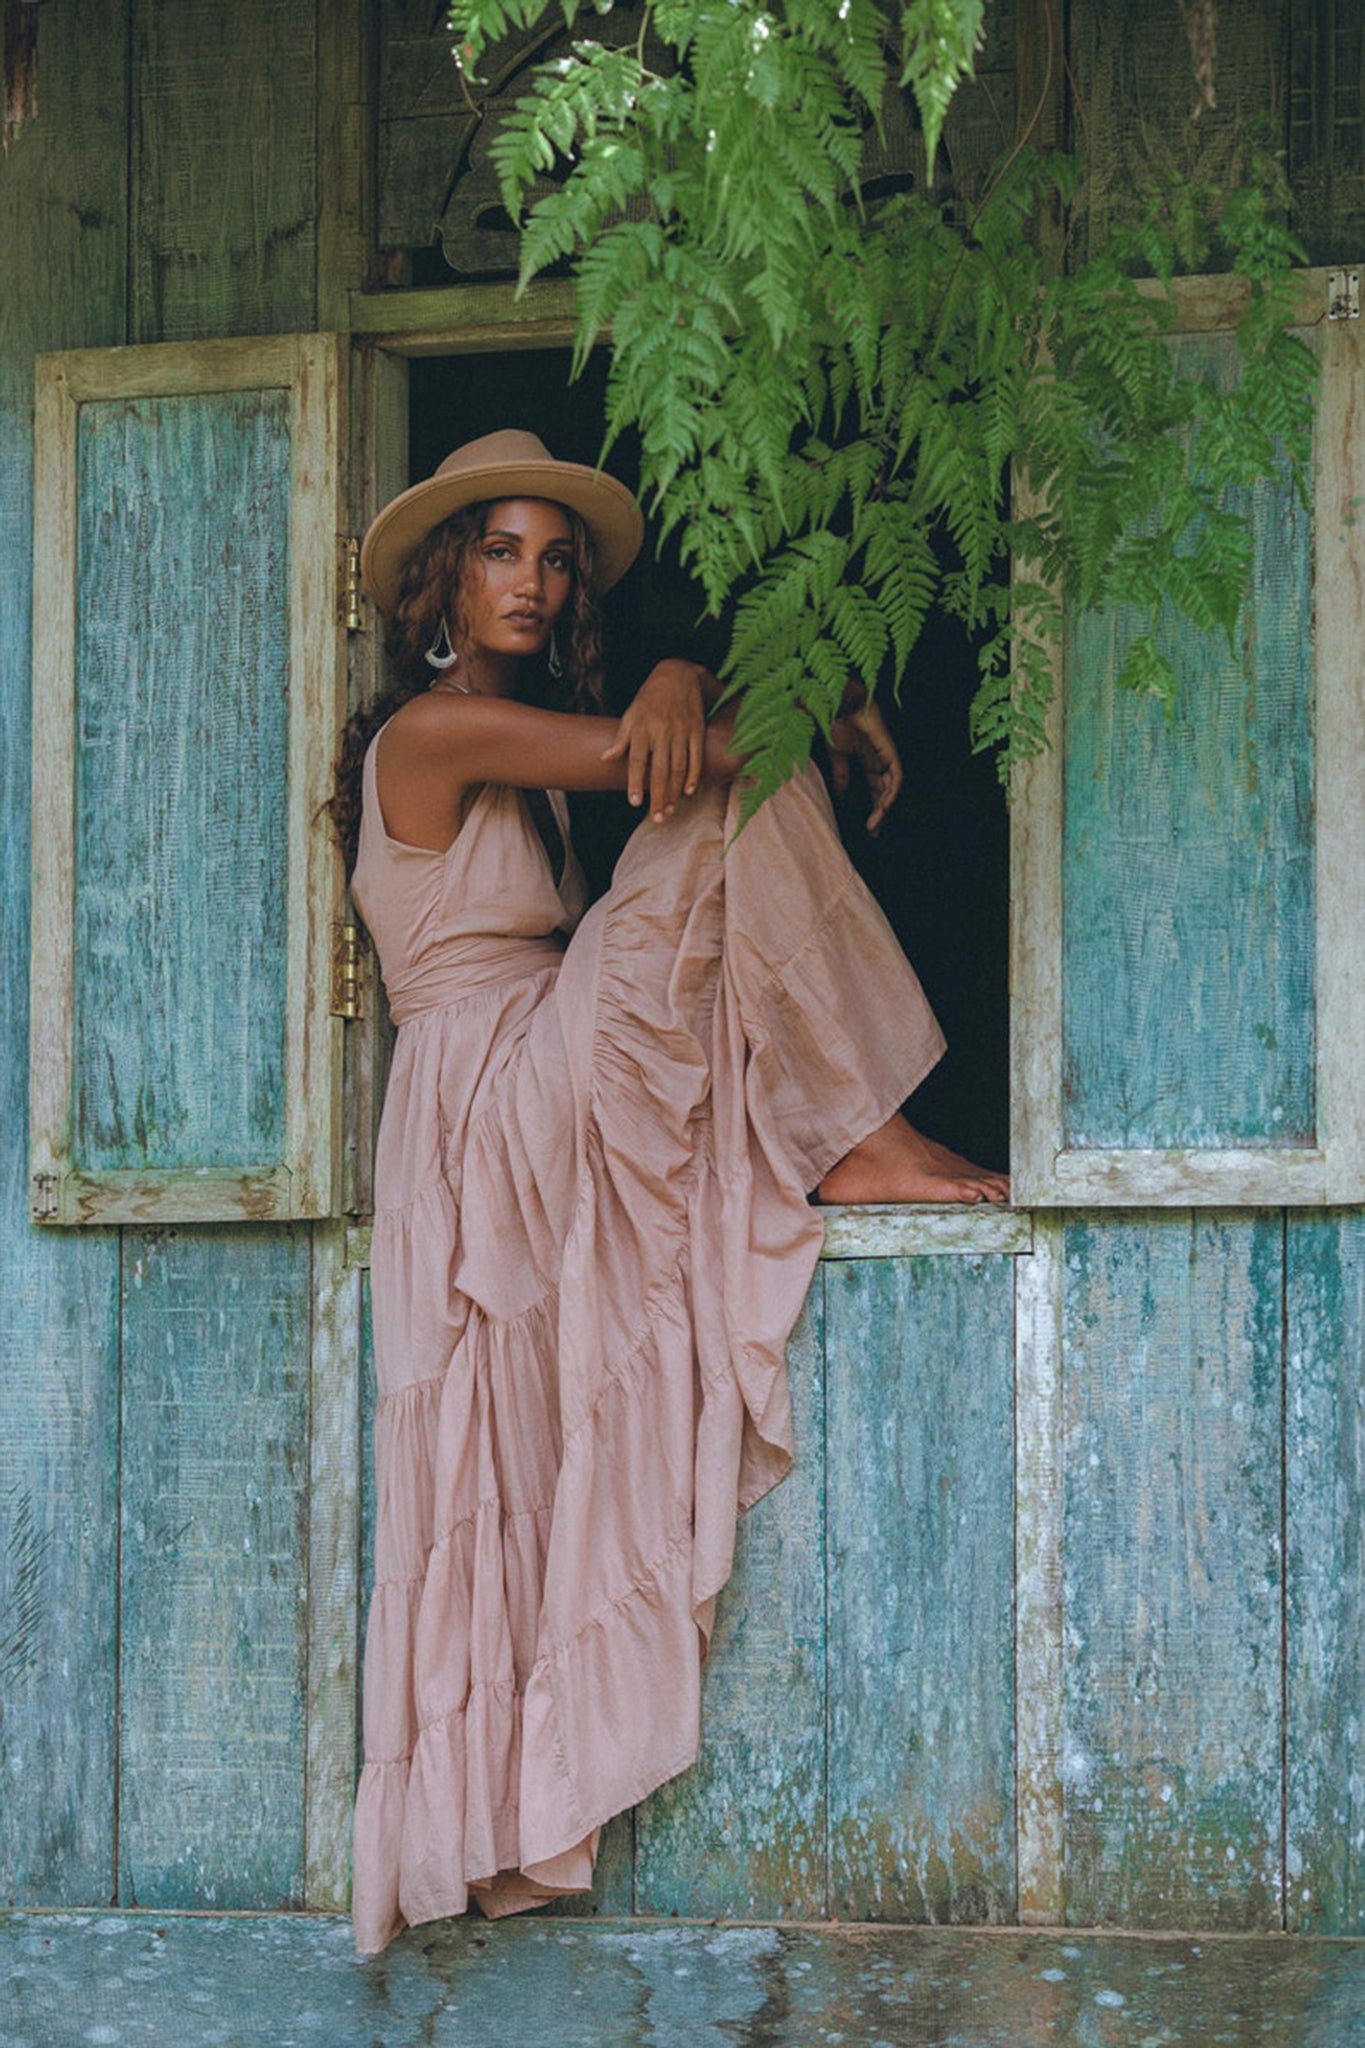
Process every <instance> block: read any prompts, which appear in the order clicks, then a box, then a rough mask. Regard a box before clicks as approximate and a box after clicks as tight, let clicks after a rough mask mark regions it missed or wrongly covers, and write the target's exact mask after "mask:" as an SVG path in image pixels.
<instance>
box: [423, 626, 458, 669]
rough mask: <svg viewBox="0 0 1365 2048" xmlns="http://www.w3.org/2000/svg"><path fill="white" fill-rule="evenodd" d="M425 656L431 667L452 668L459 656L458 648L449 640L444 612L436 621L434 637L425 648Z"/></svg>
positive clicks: (448, 630) (448, 629)
mask: <svg viewBox="0 0 1365 2048" xmlns="http://www.w3.org/2000/svg"><path fill="white" fill-rule="evenodd" d="M426 658H427V660H428V662H429V663H430V665H431V666H432V668H454V666H455V664H456V662H457V661H458V660H459V658H460V650H459V648H458V647H456V646H455V645H454V643H453V642H452V640H451V637H450V628H449V626H448V625H447V624H446V615H445V613H444V612H442V613H441V616H440V619H439V621H438V623H437V627H436V637H435V639H434V640H433V641H432V643H431V645H430V647H428V649H427V656H426Z"/></svg>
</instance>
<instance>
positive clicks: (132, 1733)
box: [119, 1226, 311, 1907]
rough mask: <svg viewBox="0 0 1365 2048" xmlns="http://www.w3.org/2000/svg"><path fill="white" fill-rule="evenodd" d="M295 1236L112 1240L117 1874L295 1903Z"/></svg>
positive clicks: (147, 1892)
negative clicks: (118, 1411) (117, 1521)
mask: <svg viewBox="0 0 1365 2048" xmlns="http://www.w3.org/2000/svg"><path fill="white" fill-rule="evenodd" d="M310 1293H311V1287H310V1273H309V1241H308V1233H307V1231H306V1230H304V1229H300V1228H295V1229H273V1228H272V1229H258V1230H253V1229H252V1228H251V1227H250V1226H233V1227H228V1228H222V1229H217V1230H211V1229H201V1230H193V1231H190V1230H186V1231H176V1230H165V1231H147V1232H134V1231H132V1230H129V1231H127V1232H126V1233H125V1239H124V1277H123V1316H124V1333H123V1356H124V1375H123V1380H124V1385H123V1503H122V1515H121V1526H122V1532H123V1535H122V1583H123V1623H122V1632H121V1642H120V1657H119V1671H120V1723H121V1737H122V1744H121V1753H122V1768H121V1772H120V1778H119V1891H120V1898H121V1900H122V1902H123V1903H125V1904H127V1905H130V1906H133V1905H142V1906H200V1907H202V1906H217V1907H280V1906H290V1905H298V1904H299V1903H300V1901H301V1898H302V1895H303V1878H304V1711H303V1707H304V1681H305V1661H306V1654H307V1617H306V1611H305V1595H306V1590H307V1587H306V1498H307V1483H308V1472H309V1445H308V1392H309V1356H308V1353H309V1308H310Z"/></svg>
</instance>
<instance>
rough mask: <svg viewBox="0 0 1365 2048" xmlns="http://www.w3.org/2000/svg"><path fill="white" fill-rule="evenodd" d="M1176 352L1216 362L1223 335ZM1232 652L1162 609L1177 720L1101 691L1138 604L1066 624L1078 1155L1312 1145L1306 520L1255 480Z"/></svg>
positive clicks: (1069, 1109)
mask: <svg viewBox="0 0 1365 2048" xmlns="http://www.w3.org/2000/svg"><path fill="white" fill-rule="evenodd" d="M1175 346H1176V347H1177V348H1178V350H1179V352H1180V354H1181V355H1182V357H1189V358H1191V359H1192V362H1193V363H1196V364H1198V365H1199V366H1201V367H1203V366H1210V367H1212V368H1213V369H1214V371H1215V373H1216V374H1218V375H1220V376H1231V375H1232V374H1233V372H1234V364H1235V357H1236V350H1235V344H1234V342H1233V340H1232V337H1231V336H1230V335H1226V334H1223V335H1212V336H1201V337H1194V336H1187V337H1185V338H1184V339H1182V340H1181V341H1180V342H1179V343H1177V344H1175ZM1250 510H1251V515H1252V523H1253V531H1254V534H1255V555H1254V566H1253V572H1252V583H1251V589H1250V591H1249V593H1248V598H1247V607H1246V611H1245V614H1244V617H1243V620H1242V625H1241V628H1240V632H1239V643H1238V647H1237V650H1236V653H1235V655H1233V654H1230V653H1229V651H1228V649H1227V647H1226V645H1225V643H1223V642H1221V641H1216V640H1214V638H1213V637H1212V636H1198V637H1197V638H1196V636H1194V635H1193V634H1192V633H1191V631H1190V629H1189V628H1188V627H1185V626H1183V625H1181V624H1180V623H1178V622H1175V621H1168V622H1166V623H1164V624H1163V625H1162V627H1161V628H1160V629H1159V632H1158V636H1157V637H1158V644H1159V645H1160V646H1161V647H1162V648H1163V651H1164V652H1165V653H1166V654H1167V655H1168V656H1169V657H1170V658H1171V659H1172V661H1173V662H1174V664H1175V666H1176V669H1177V671H1178V672H1179V673H1181V675H1182V684H1181V688H1180V691H1179V694H1178V696H1177V698H1176V703H1175V709H1174V715H1173V717H1172V718H1171V719H1169V720H1168V719H1167V717H1166V716H1165V714H1164V712H1163V709H1162V707H1161V706H1160V705H1159V704H1157V703H1156V702H1155V701H1153V700H1152V699H1150V698H1139V697H1137V696H1134V695H1132V694H1131V693H1126V692H1122V691H1117V690H1115V689H1114V687H1113V682H1112V677H1113V675H1114V674H1115V672H1116V670H1117V668H1118V666H1119V664H1120V662H1121V660H1122V658H1123V654H1124V651H1125V649H1126V645H1127V641H1128V640H1129V639H1130V638H1131V637H1132V636H1133V634H1134V633H1135V632H1136V631H1137V630H1138V624H1137V622H1136V620H1135V618H1130V617H1128V616H1127V615H1126V614H1119V613H1115V614H1112V615H1105V616H1104V617H1096V616H1082V617H1077V618H1074V619H1072V620H1071V621H1070V622H1069V627H1068V644H1067V655H1066V672H1067V706H1066V749H1065V780H1066V820H1065V828H1064V835H1063V854H1062V897H1063V948H1062V976H1063V990H1064V993H1063V1048H1064V1050H1063V1082H1062V1100H1063V1129H1064V1138H1065V1142H1066V1143H1067V1144H1068V1145H1071V1146H1076V1147H1080V1148H1094V1147H1105V1146H1118V1147H1123V1148H1154V1149H1160V1148H1165V1147H1172V1146H1190V1147H1201V1148H1217V1147H1229V1146H1238V1145H1246V1144H1254V1145H1264V1146H1268V1147H1284V1146H1292V1145H1308V1146H1311V1145H1312V1144H1313V1142H1314V1140H1315V1137H1316V1131H1317V1116H1316V1107H1317V1105H1316V1099H1315V1069H1316V1039H1315V1032H1314V1006H1313V985H1314V960H1315V945H1314V910H1315V905H1314V864H1313V850H1314V833H1313V768H1314V757H1313V698H1314V674H1315V671H1314V659H1313V575H1312V521H1311V518H1310V517H1309V515H1308V514H1307V513H1306V512H1305V510H1304V509H1303V507H1302V506H1301V505H1300V504H1299V502H1298V499H1297V497H1296V495H1295V493H1294V491H1293V489H1292V487H1291V486H1290V485H1289V483H1288V482H1287V481H1281V482H1277V483H1275V484H1273V485H1264V486H1258V487H1257V489H1256V491H1255V493H1254V498H1253V503H1252V505H1251V507H1250Z"/></svg>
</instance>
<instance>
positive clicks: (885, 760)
mask: <svg viewBox="0 0 1365 2048" xmlns="http://www.w3.org/2000/svg"><path fill="white" fill-rule="evenodd" d="M855 754H856V756H857V758H858V764H859V766H860V767H861V769H862V771H863V774H864V775H865V776H866V777H867V786H868V788H869V789H870V791H871V792H872V809H871V810H870V811H869V812H868V815H867V829H868V831H869V832H873V833H875V832H879V831H880V830H881V827H882V821H883V820H884V818H885V817H886V814H887V812H888V811H889V810H890V808H891V806H892V804H893V803H894V802H895V801H896V798H897V797H898V796H899V795H900V787H901V783H902V782H903V780H904V774H903V771H902V769H901V757H900V754H899V753H898V752H897V750H896V742H895V741H894V740H893V739H892V737H891V735H890V733H889V732H888V731H887V729H886V720H885V719H884V718H883V717H882V714H881V712H880V711H879V710H878V709H877V706H876V703H875V702H873V701H869V702H867V703H865V704H864V705H863V706H862V708H861V710H857V711H850V712H848V713H846V714H845V715H844V716H843V717H840V718H836V719H835V721H834V723H833V724H832V725H831V726H830V729H829V763H830V775H831V777H832V779H833V782H834V787H835V789H836V790H837V791H838V792H839V793H840V795H842V794H843V792H844V791H845V790H846V789H847V788H848V781H849V763H850V761H851V760H852V758H853V756H854V755H855Z"/></svg>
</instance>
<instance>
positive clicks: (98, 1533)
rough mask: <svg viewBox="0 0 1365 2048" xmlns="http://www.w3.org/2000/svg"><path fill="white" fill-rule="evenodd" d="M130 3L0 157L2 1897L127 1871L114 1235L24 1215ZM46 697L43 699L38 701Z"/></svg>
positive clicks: (81, 1896)
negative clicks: (45, 550) (60, 621)
mask: <svg viewBox="0 0 1365 2048" xmlns="http://www.w3.org/2000/svg"><path fill="white" fill-rule="evenodd" d="M125 14H126V9H125V7H124V5H123V0H90V4H89V5H88V6H86V7H83V8H82V14H81V28H80V34H79V36H77V35H66V34H53V35H44V37H43V40H42V50H41V76H40V91H39V112H38V116H37V118H36V119H34V120H32V121H31V122H29V123H28V124H27V125H26V127H25V128H24V130H23V131H22V133H21V134H20V135H19V137H18V138H17V139H16V140H15V142H14V143H13V144H12V146H11V148H10V150H9V152H8V154H7V155H6V156H5V158H4V161H3V165H0V277H3V280H4V282H3V286H2V287H0V1643H3V1645H4V1647H3V1649H0V1783H2V1784H3V1787H4V1792H3V1796H0V1900H3V1901H4V1902H5V1903H6V1904H9V1905H15V1904H21V1905H83V1904H95V1903H100V1902H104V1901H107V1900H108V1899H109V1898H110V1897H111V1896H112V1894H113V1887H114V1826H113V1783H114V1752H113V1737H114V1619H115V1600H116V1572H115V1565H114V1554H115V1543H114V1530H115V1526H116V1512H117V1511H116V1496H115V1486H116V1470H117V1468H116V1457H115V1445H116V1440H117V1423H118V1405H117V1404H118V1377H117V1376H118V1298H117V1290H118V1243H117V1238H116V1236H115V1235H114V1233H113V1232H112V1231H101V1232H96V1233H91V1234H88V1235H85V1236H83V1237H81V1238H79V1239H77V1238H71V1237H62V1238H55V1237H52V1236H45V1235H43V1234H41V1233H39V1232H37V1231H35V1230H34V1229H33V1228H32V1227H31V1225H30V1223H29V1220H28V1129H27V1114H26V1107H27V1096H28V951H29V916H28V876H29V858H30V844H29V819H30V809H29V787H30V746H31V732H32V727H31V722H30V704H31V688H30V653H29V648H30V618H31V606H30V592H31V579H32V518H33V488H32V482H33V358H34V354H35V352H36V351H38V350H40V349H44V348H61V347H77V346H80V345H82V344H85V343H92V344H96V343H99V344H102V343H110V342H117V341H120V340H122V338H123V308H124V265H125V247H126V220H125V213H124V204H123V195H124V189H125V183H126V181H125V176H124V163H125V143H124V122H125V118H126V95H125V85H124V81H125V77H126V69H127V67H126V61H125V50H126V34H127V29H126V21H125ZM39 715H40V716H41V706H40V711H39Z"/></svg>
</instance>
